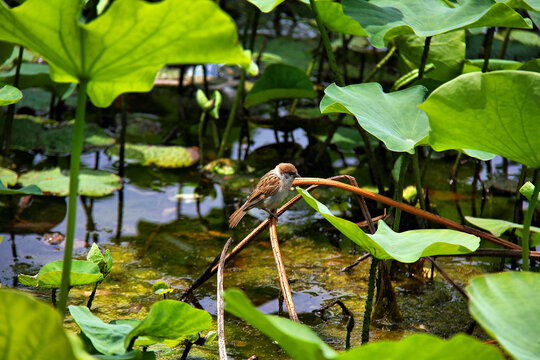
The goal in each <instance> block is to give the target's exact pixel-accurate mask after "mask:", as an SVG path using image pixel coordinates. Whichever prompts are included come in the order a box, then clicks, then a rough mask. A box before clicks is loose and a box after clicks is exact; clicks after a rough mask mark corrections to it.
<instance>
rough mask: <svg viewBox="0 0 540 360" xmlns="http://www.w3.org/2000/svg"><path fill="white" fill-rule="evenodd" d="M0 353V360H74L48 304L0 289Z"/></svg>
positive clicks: (63, 331)
mask: <svg viewBox="0 0 540 360" xmlns="http://www.w3.org/2000/svg"><path fill="white" fill-rule="evenodd" d="M0 318H1V319H2V326H0V354H2V355H1V358H2V359H4V360H50V359H55V360H75V359H76V357H75V355H74V354H73V351H72V349H71V344H70V341H69V339H68V337H67V334H66V331H65V330H64V327H63V326H62V320H61V319H60V314H58V311H56V310H55V309H54V308H52V307H51V306H50V305H47V304H45V303H43V302H42V301H38V300H36V299H34V298H33V297H32V296H30V295H28V294H25V293H23V292H20V291H15V290H11V289H0Z"/></svg>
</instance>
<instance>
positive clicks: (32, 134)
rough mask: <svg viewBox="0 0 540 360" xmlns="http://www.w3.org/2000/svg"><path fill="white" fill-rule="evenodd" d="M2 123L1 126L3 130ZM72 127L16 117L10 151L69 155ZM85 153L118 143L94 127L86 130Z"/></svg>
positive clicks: (37, 119)
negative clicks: (11, 149)
mask: <svg viewBox="0 0 540 360" xmlns="http://www.w3.org/2000/svg"><path fill="white" fill-rule="evenodd" d="M3 123H4V122H3V120H1V119H0V126H3ZM72 133H73V126H72V125H71V124H69V125H65V124H64V125H62V126H58V123H57V122H55V121H52V120H46V119H42V118H39V117H35V116H28V115H20V116H16V117H15V120H14V122H13V130H12V137H11V147H12V148H13V149H17V150H24V151H29V150H34V151H44V152H46V153H50V154H69V153H70V152H71V139H72ZM84 136H85V138H84V144H83V147H84V150H87V151H88V150H91V149H96V148H100V147H106V146H110V145H112V144H114V142H115V140H114V138H112V137H111V136H109V135H108V134H107V132H105V130H103V129H101V128H100V127H99V126H97V125H95V124H86V125H85V126H84Z"/></svg>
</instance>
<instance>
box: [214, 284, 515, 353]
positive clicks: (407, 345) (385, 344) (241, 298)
mask: <svg viewBox="0 0 540 360" xmlns="http://www.w3.org/2000/svg"><path fill="white" fill-rule="evenodd" d="M224 298H225V310H227V311H228V312H230V313H231V314H233V315H235V316H237V317H239V318H241V319H242V320H245V321H247V322H248V323H250V324H251V325H253V326H254V327H255V328H257V329H258V330H260V331H261V332H262V333H263V334H265V335H266V336H268V337H269V338H271V339H272V340H274V341H276V342H277V343H278V344H279V346H281V348H282V349H283V350H285V351H286V352H287V353H288V354H289V355H290V356H291V357H292V358H293V359H299V360H300V359H301V360H303V359H310V360H323V359H324V360H326V359H333V360H370V359H378V360H379V359H380V360H394V359H411V360H413V359H414V360H431V359H434V358H436V359H444V360H450V359H466V358H474V359H482V360H502V359H504V357H503V356H502V354H501V353H500V352H499V351H498V349H497V348H496V347H494V346H491V345H485V344H482V343H481V342H480V341H478V340H476V339H475V338H473V337H470V336H467V335H456V336H454V337H453V338H451V339H450V340H443V339H440V338H438V337H436V336H433V335H429V334H416V335H412V336H408V337H407V338H405V339H404V340H402V341H378V342H375V343H370V344H367V345H364V346H360V347H357V348H354V349H351V350H349V351H346V352H342V353H339V354H338V353H336V352H335V351H334V350H332V349H331V348H330V347H328V345H326V344H325V343H324V342H323V341H322V340H321V339H320V338H319V337H318V336H317V335H316V334H315V333H313V331H312V330H311V329H310V328H309V327H307V326H305V325H302V324H298V323H295V322H292V321H290V320H287V319H284V318H281V317H277V316H273V315H265V314H263V313H261V312H260V311H259V310H257V309H256V308H255V307H254V306H253V305H252V304H251V303H250V301H249V300H248V299H247V298H246V296H245V295H244V294H243V293H242V292H241V291H239V290H236V289H230V290H227V291H225V294H224Z"/></svg>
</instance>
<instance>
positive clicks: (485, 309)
mask: <svg viewBox="0 0 540 360" xmlns="http://www.w3.org/2000/svg"><path fill="white" fill-rule="evenodd" d="M466 291H467V294H468V295H469V311H470V313H471V315H472V316H473V317H474V318H475V319H476V321H478V323H479V324H480V325H481V326H482V328H483V329H484V330H486V331H487V333H488V334H490V335H491V336H493V337H494V338H495V339H496V340H497V342H498V343H499V344H500V345H501V346H502V347H503V348H504V349H505V350H506V351H508V353H509V354H510V355H511V357H513V358H515V359H519V360H526V359H527V360H533V359H538V354H540V341H538V334H539V333H540V322H539V321H538V314H540V302H539V301H538V299H540V274H536V273H532V272H513V271H512V272H505V273H500V274H489V275H483V276H478V277H475V278H474V279H472V280H471V282H470V285H469V286H468V287H467V288H466Z"/></svg>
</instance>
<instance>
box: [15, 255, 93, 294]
mask: <svg viewBox="0 0 540 360" xmlns="http://www.w3.org/2000/svg"><path fill="white" fill-rule="evenodd" d="M63 264H64V261H63V260H58V261H53V262H50V263H48V264H46V265H45V266H43V267H42V268H41V269H40V270H39V272H38V273H37V275H35V276H29V275H24V274H21V275H19V280H20V281H21V283H23V284H24V285H29V286H39V287H43V288H59V287H60V285H61V284H62V266H63ZM32 279H35V280H32ZM101 280H103V274H101V272H100V271H99V267H98V266H97V265H96V264H94V263H93V262H90V261H84V260H73V261H72V262H71V273H70V280H69V284H70V286H79V285H88V284H93V283H95V282H97V281H101Z"/></svg>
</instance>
